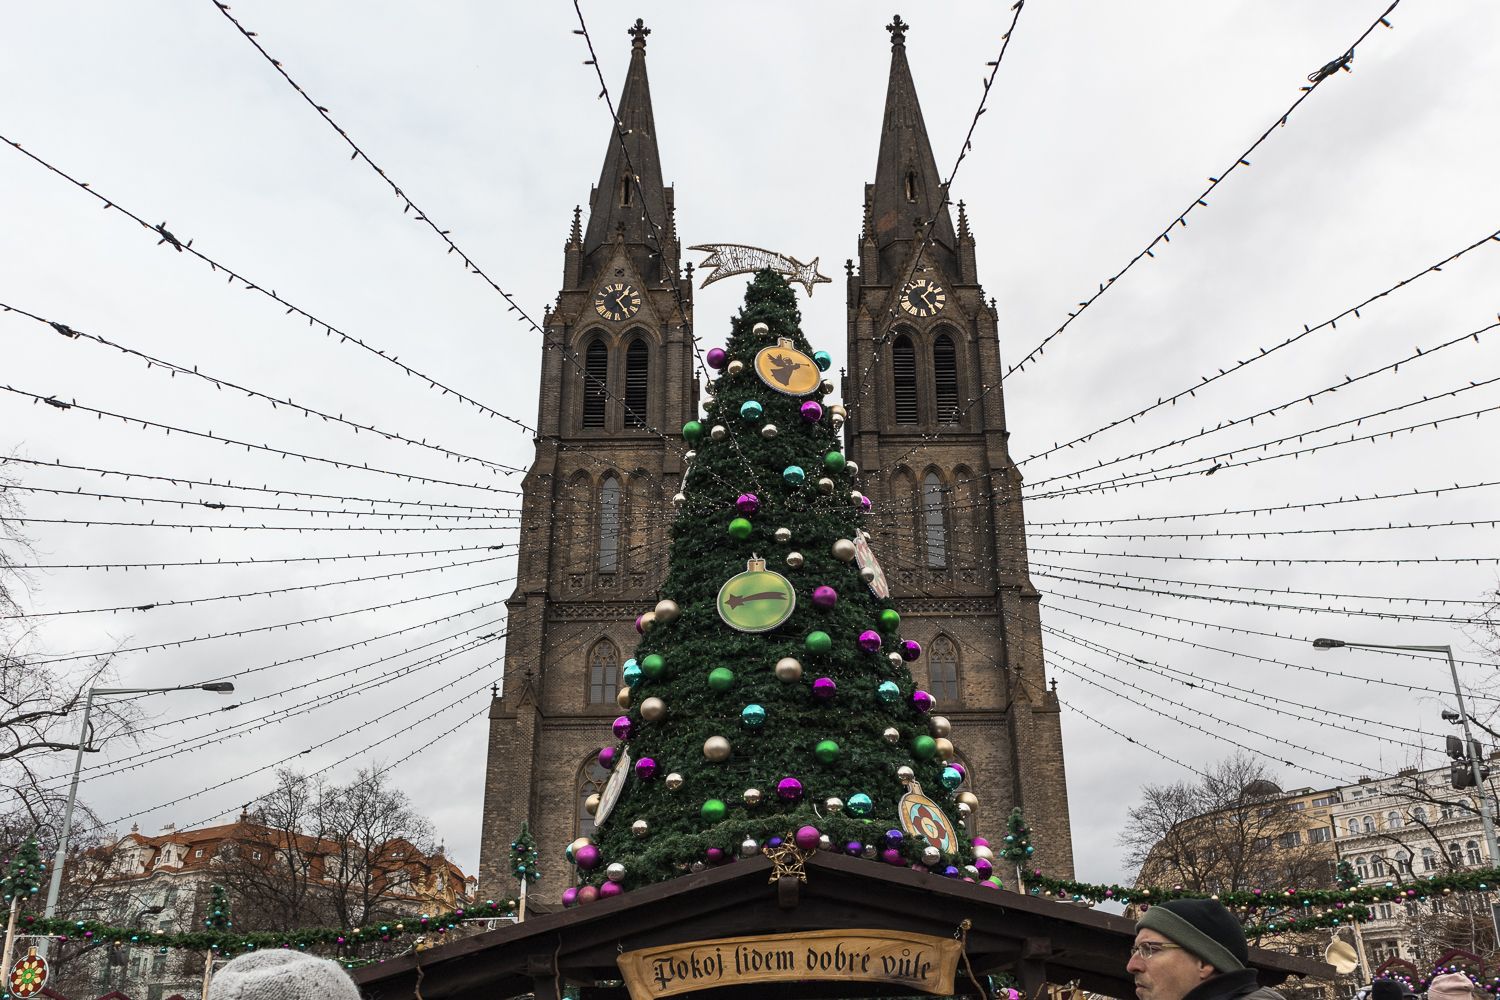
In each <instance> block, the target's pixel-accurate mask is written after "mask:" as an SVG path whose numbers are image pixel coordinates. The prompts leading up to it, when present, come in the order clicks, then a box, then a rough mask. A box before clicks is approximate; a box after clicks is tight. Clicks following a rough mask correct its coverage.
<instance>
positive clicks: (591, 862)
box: [573, 844, 603, 872]
mask: <svg viewBox="0 0 1500 1000" xmlns="http://www.w3.org/2000/svg"><path fill="white" fill-rule="evenodd" d="M602 859H603V858H602V856H601V855H600V853H599V848H598V847H596V846H595V845H593V844H584V845H583V846H582V847H580V848H579V849H578V850H576V851H574V852H573V863H574V864H575V865H577V866H578V867H579V868H582V869H583V870H584V871H586V872H591V871H593V870H594V869H595V868H598V867H599V862H600V861H601V860H602Z"/></svg>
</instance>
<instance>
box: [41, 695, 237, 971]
mask: <svg viewBox="0 0 1500 1000" xmlns="http://www.w3.org/2000/svg"><path fill="white" fill-rule="evenodd" d="M169 691H212V692H213V693H214V694H232V693H233V692H234V684H232V683H231V682H229V681H210V682H208V683H207V684H179V685H178V686H176V687H159V688H99V687H91V688H89V693H88V697H87V698H85V699H84V700H83V725H82V726H80V727H79V730H78V756H77V757H75V758H74V760H73V781H72V783H71V784H69V785H68V804H67V807H66V808H64V809H63V821H62V831H61V833H59V834H58V838H57V856H56V857H54V858H53V859H52V880H51V882H50V883H48V885H47V906H46V908H45V909H44V910H43V911H42V916H43V917H44V918H45V919H47V920H51V919H52V918H53V917H54V916H56V915H57V897H58V895H59V894H60V893H61V892H62V875H63V862H64V861H65V860H67V856H68V835H69V834H70V833H71V832H72V830H73V804H74V803H75V802H77V801H78V772H80V771H82V770H83V754H84V750H85V748H86V747H87V746H88V742H89V737H90V735H91V734H90V731H89V714H90V713H91V712H92V711H93V708H94V699H95V698H98V697H108V696H113V695H119V694H166V693H167V692H169ZM45 942H46V939H45V938H44V939H43V943H44V944H45Z"/></svg>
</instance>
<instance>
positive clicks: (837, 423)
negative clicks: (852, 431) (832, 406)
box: [832, 413, 844, 430]
mask: <svg viewBox="0 0 1500 1000" xmlns="http://www.w3.org/2000/svg"><path fill="white" fill-rule="evenodd" d="M832 423H833V429H834V430H838V429H839V428H840V427H842V426H844V418H843V417H841V416H839V415H838V414H837V413H835V414H834V415H833V421H832Z"/></svg>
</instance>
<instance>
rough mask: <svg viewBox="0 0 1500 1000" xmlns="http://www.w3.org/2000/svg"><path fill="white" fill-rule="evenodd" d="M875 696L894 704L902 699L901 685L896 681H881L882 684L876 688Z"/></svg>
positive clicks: (886, 702)
mask: <svg viewBox="0 0 1500 1000" xmlns="http://www.w3.org/2000/svg"><path fill="white" fill-rule="evenodd" d="M875 697H876V698H879V699H880V700H881V701H882V702H883V703H885V704H887V705H893V704H895V703H896V702H898V701H900V700H901V686H900V685H899V684H897V683H896V682H895V681H881V682H880V686H879V687H878V688H876V689H875Z"/></svg>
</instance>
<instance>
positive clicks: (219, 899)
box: [203, 885, 234, 931]
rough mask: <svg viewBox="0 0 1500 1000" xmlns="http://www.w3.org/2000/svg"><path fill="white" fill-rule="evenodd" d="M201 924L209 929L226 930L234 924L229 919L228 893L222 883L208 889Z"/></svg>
mask: <svg viewBox="0 0 1500 1000" xmlns="http://www.w3.org/2000/svg"><path fill="white" fill-rule="evenodd" d="M203 926H204V927H205V928H207V929H208V930H211V931H227V930H229V928H231V927H233V926H234V921H232V920H230V919H229V894H228V893H226V892H225V891H224V887H223V886H222V885H215V886H211V887H210V889H209V898H208V910H207V912H206V913H205V914H204V917H203Z"/></svg>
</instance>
